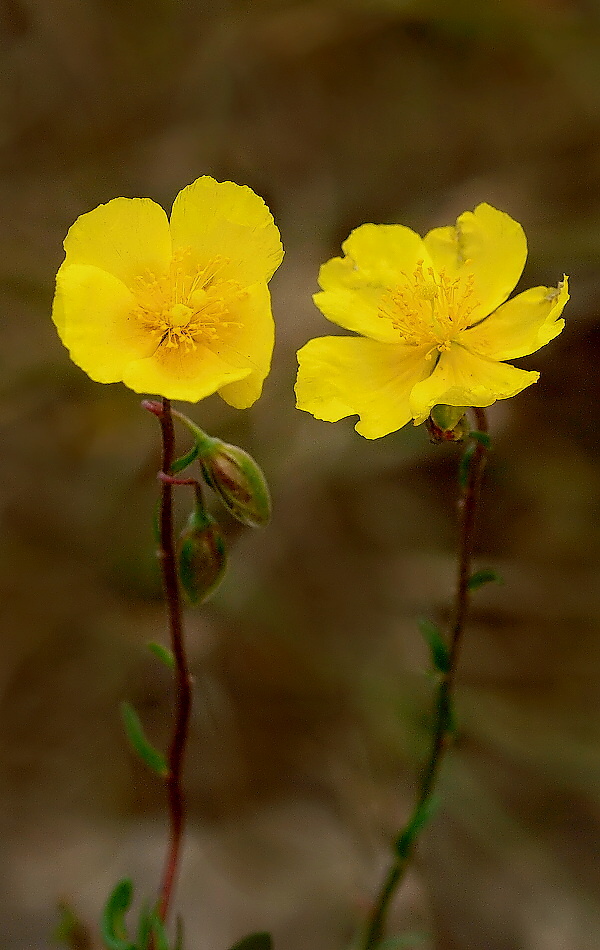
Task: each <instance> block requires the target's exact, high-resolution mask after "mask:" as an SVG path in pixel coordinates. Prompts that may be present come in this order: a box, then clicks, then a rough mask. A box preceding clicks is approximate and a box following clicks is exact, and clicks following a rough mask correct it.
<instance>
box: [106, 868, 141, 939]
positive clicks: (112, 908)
mask: <svg viewBox="0 0 600 950" xmlns="http://www.w3.org/2000/svg"><path fill="white" fill-rule="evenodd" d="M132 897H133V885H132V883H131V881H130V880H128V879H127V878H126V879H125V880H123V881H119V883H118V884H117V886H116V887H115V889H114V891H113V892H112V894H111V895H110V897H109V898H108V900H107V902H106V906H105V908H104V912H103V914H102V923H101V929H102V939H103V940H104V943H105V944H106V946H107V948H108V950H136V948H135V944H133V943H131V942H130V941H129V938H128V936H127V928H126V926H125V914H126V913H127V911H128V910H129V905H130V904H131V899H132Z"/></svg>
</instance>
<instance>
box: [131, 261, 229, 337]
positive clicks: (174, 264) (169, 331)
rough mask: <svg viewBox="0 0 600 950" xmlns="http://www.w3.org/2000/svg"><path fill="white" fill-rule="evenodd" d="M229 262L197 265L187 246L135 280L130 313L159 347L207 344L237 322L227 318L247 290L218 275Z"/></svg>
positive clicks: (211, 262) (210, 262)
mask: <svg viewBox="0 0 600 950" xmlns="http://www.w3.org/2000/svg"><path fill="white" fill-rule="evenodd" d="M228 263H229V262H228V261H227V260H226V259H225V258H223V257H214V258H213V259H212V260H210V261H209V262H208V263H207V264H205V266H204V267H198V265H197V264H195V262H194V260H193V258H192V252H191V250H190V249H189V248H187V249H184V250H181V251H178V252H176V253H175V254H174V255H173V259H172V261H171V264H170V266H169V270H168V271H167V272H166V273H165V274H164V275H161V276H157V275H156V274H153V273H151V272H150V271H147V272H146V273H145V274H144V275H142V276H140V277H137V278H136V280H135V283H134V286H133V287H132V290H133V293H134V294H135V296H136V298H137V306H136V307H135V309H134V311H133V313H134V316H135V317H136V318H137V319H138V320H139V321H140V322H141V324H142V326H143V327H144V328H145V329H146V330H148V332H149V333H151V334H152V335H153V336H154V337H156V339H157V341H158V346H159V347H160V346H166V347H169V348H174V347H179V346H183V347H185V350H186V351H189V350H195V349H196V346H197V343H205V344H210V343H212V342H214V341H215V340H218V339H220V338H221V337H222V335H223V334H225V333H226V332H227V331H228V330H229V329H230V328H231V327H239V326H240V325H241V324H240V323H239V322H238V321H236V320H231V319H229V318H230V316H231V312H232V308H233V307H234V306H235V303H236V301H238V300H240V299H241V297H243V296H244V295H245V293H246V291H244V290H242V288H241V287H240V285H239V284H237V283H236V282H235V281H233V280H226V279H225V280H224V279H222V278H221V277H219V274H220V273H221V272H222V270H223V268H224V267H225V266H226V265H227V264H228Z"/></svg>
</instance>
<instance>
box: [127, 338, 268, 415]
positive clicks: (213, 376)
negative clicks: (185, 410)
mask: <svg viewBox="0 0 600 950" xmlns="http://www.w3.org/2000/svg"><path fill="white" fill-rule="evenodd" d="M250 372H251V370H250V369H248V368H243V367H237V368H236V367H232V366H231V365H230V364H229V363H227V362H225V360H223V359H221V357H220V356H218V355H217V354H216V353H213V352H212V351H211V350H209V349H208V348H207V347H206V346H204V345H202V344H198V345H197V347H196V349H195V350H186V348H185V346H174V347H167V346H165V345H164V344H163V345H162V346H160V347H158V348H156V346H155V350H154V353H153V354H152V355H151V356H148V357H146V359H141V360H136V361H134V362H131V363H129V364H128V365H127V366H126V367H125V368H124V370H123V382H124V383H125V385H126V386H129V388H130V389H133V390H134V392H136V393H150V394H153V395H157V396H166V398H167V399H183V400H185V401H186V402H198V400H199V399H204V398H205V396H210V395H211V394H212V393H214V392H216V391H217V389H220V388H221V386H225V385H226V384H227V383H233V382H235V381H236V380H238V379H243V378H244V377H245V376H248V374H249V373H250Z"/></svg>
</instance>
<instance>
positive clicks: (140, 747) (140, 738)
mask: <svg viewBox="0 0 600 950" xmlns="http://www.w3.org/2000/svg"><path fill="white" fill-rule="evenodd" d="M121 715H122V717H123V725H124V726H125V732H126V734H127V738H128V739H129V742H130V744H131V747H132V748H133V750H134V752H137V754H138V755H139V757H140V759H141V760H142V762H143V763H144V764H145V765H147V766H148V768H150V769H152V771H153V772H156V774H157V775H160V776H161V778H166V777H167V775H168V774H169V768H168V766H167V761H166V759H165V757H164V755H163V754H162V752H159V751H158V749H155V748H154V746H153V745H152V743H151V742H149V741H148V739H147V738H146V735H145V733H144V727H143V726H142V723H141V721H140V717H139V716H138V714H137V713H136V711H135V709H134V708H133V706H132V705H131V703H126V702H124V703H121Z"/></svg>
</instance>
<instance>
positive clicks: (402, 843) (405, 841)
mask: <svg viewBox="0 0 600 950" xmlns="http://www.w3.org/2000/svg"><path fill="white" fill-rule="evenodd" d="M438 805H439V799H438V798H437V796H435V795H432V796H430V797H429V798H427V799H425V801H424V802H421V804H420V805H418V807H417V808H416V809H415V811H414V813H413V816H412V818H411V819H410V821H409V823H408V825H407V826H406V828H405V829H404V831H403V832H402V833H401V834H400V835H399V836H398V838H397V839H396V843H395V849H396V854H397V855H398V857H399V858H400V859H401V860H405V859H406V858H408V857H409V856H410V852H411V850H412V846H413V843H414V841H415V838H416V837H417V836H418V835H419V834H420V832H421V831H422V830H423V828H424V827H425V825H426V824H427V823H428V822H429V821H430V819H431V818H432V817H433V815H434V814H435V812H436V811H437V808H438Z"/></svg>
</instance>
